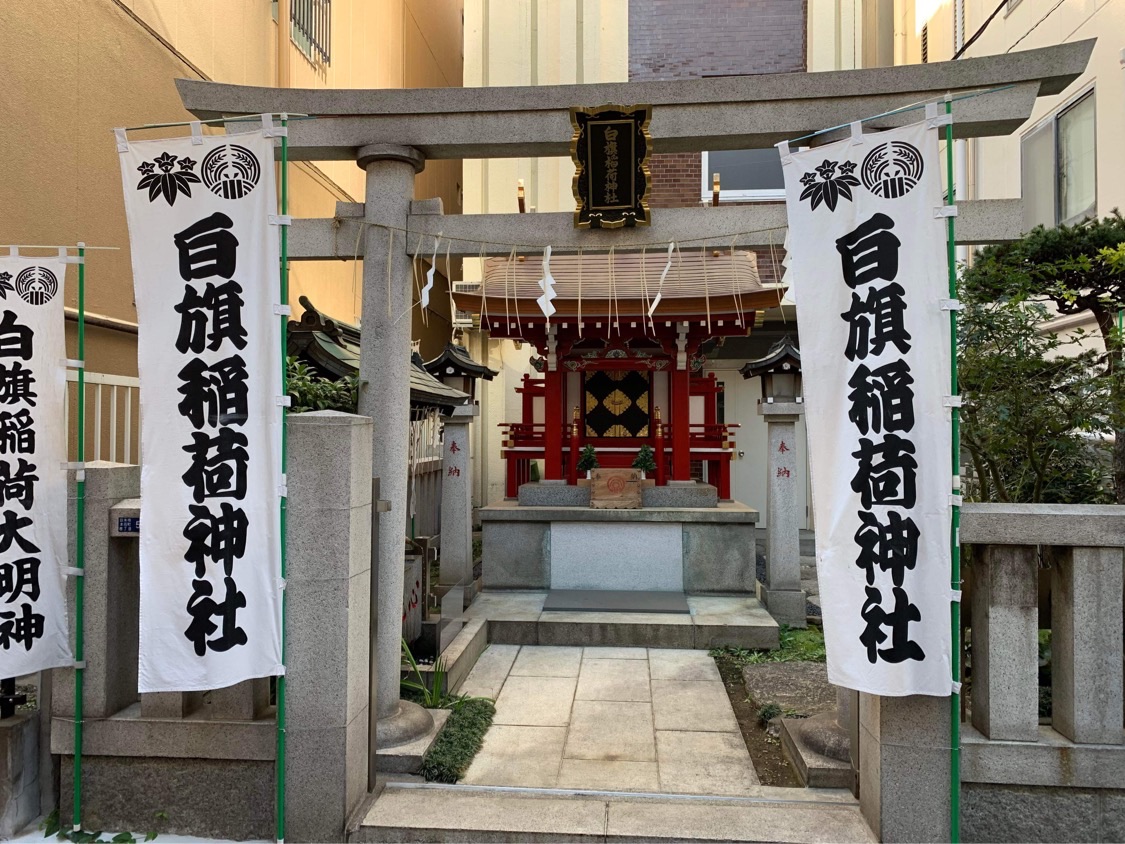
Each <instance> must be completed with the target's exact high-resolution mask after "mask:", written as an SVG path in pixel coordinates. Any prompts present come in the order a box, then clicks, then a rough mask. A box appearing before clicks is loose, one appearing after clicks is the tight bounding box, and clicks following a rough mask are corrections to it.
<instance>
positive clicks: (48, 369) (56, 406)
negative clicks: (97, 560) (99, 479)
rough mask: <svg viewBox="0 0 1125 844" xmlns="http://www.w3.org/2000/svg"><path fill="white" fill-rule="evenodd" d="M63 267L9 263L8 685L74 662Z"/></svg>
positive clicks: (3, 594) (4, 401)
mask: <svg viewBox="0 0 1125 844" xmlns="http://www.w3.org/2000/svg"><path fill="white" fill-rule="evenodd" d="M65 276H66V264H65V263H63V261H62V260H61V259H60V258H57V257H56V258H28V257H21V256H19V255H12V256H9V257H0V677H2V678H7V677H18V676H19V675H21V674H31V673H32V672H35V671H41V670H43V669H46V668H60V667H63V666H69V665H71V664H72V663H73V657H72V656H71V652H70V639H69V634H68V628H67V620H66V597H65V595H66V593H65V591H64V589H63V568H64V567H65V566H66V565H67V563H66V554H67V548H66V523H67V518H66V506H67V505H66V487H67V482H66V466H65V464H66V426H65V425H64V423H63V419H64V417H65V409H66V340H65V326H64V323H63V281H64V278H65Z"/></svg>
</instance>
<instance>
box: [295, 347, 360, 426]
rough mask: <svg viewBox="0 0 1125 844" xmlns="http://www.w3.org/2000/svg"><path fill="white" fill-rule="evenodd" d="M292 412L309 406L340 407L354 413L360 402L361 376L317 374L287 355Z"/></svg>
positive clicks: (338, 408)
mask: <svg viewBox="0 0 1125 844" xmlns="http://www.w3.org/2000/svg"><path fill="white" fill-rule="evenodd" d="M286 363H287V372H286V378H287V380H288V387H289V390H288V392H289V398H290V400H291V402H292V403H291V405H290V407H289V412H290V413H306V412H307V411H310V410H339V411H341V412H343V413H355V412H356V410H357V408H358V406H359V378H358V377H357V376H355V375H351V376H348V377H347V378H341V379H340V380H339V381H333V380H332V379H331V378H324V377H322V376H320V375H317V374H316V373H315V372H313V371H312V370H311V369H309V367H308V365H307V364H304V363H301V361H299V360H297V359H296V358H294V357H291V358H287V359H286Z"/></svg>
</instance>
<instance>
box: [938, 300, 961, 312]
mask: <svg viewBox="0 0 1125 844" xmlns="http://www.w3.org/2000/svg"><path fill="white" fill-rule="evenodd" d="M938 302H939V304H940V306H941V309H942V310H943V311H963V310H965V306H964V305H963V304H962V303H961V300H960V299H939V300H938Z"/></svg>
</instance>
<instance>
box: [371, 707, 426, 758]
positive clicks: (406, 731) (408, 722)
mask: <svg viewBox="0 0 1125 844" xmlns="http://www.w3.org/2000/svg"><path fill="white" fill-rule="evenodd" d="M433 727H434V719H433V717H432V716H431V715H430V713H429V710H426V709H423V708H422V707H420V706H419V705H418V704H416V703H411V702H410V701H408V700H400V701H399V702H398V709H397V710H396V711H395V713H394V714H393V715H391V716H389V717H387V718H380V719H379V721H378V722H377V723H376V725H375V747H376V748H377V749H379V750H382V749H383V748H385V747H398V746H399V745H403V744H408V743H409V742H412V741H414V740H415V739H418V738H421V737H422V736H424V735H426V733H428V732H429V731H430V730H432V729H433Z"/></svg>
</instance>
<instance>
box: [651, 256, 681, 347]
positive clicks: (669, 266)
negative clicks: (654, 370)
mask: <svg viewBox="0 0 1125 844" xmlns="http://www.w3.org/2000/svg"><path fill="white" fill-rule="evenodd" d="M675 248H676V242H675V241H672V242H671V243H669V244H668V262H667V263H666V264H665V265H664V269H663V270H662V271H661V273H660V282H659V283H658V284H657V286H656V298H655V299H653V300H652V304H651V305H650V306H649V309H648V317H649V319H650V320H651V319H652V315H653V314H654V313H656V308H657V306H658V305H659V304H660V299H661V298H662V296H663V293H664V279H666V278H667V277H668V271H669V270H670V269H672V250H674V249H675ZM655 330H656V329H655V327H654V328H653V331H655Z"/></svg>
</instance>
